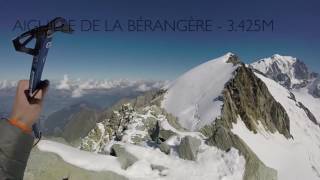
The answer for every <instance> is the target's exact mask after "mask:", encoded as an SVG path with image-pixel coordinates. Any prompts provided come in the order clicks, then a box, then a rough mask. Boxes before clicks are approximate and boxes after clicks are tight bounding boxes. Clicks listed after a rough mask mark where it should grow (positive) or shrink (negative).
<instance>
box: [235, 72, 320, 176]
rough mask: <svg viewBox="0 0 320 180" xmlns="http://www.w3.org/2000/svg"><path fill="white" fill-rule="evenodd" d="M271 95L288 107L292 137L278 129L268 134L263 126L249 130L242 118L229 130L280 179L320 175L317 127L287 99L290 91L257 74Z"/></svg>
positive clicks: (318, 130)
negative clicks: (288, 137) (287, 136)
mask: <svg viewBox="0 0 320 180" xmlns="http://www.w3.org/2000/svg"><path fill="white" fill-rule="evenodd" d="M256 76H257V77H259V78H260V79H261V80H262V81H263V82H264V83H265V84H266V85H267V87H268V90H269V91H270V93H271V94H272V95H273V97H274V98H275V99H276V101H278V102H279V103H280V104H281V105H282V106H283V107H284V108H285V110H286V111H287V114H288V116H289V118H290V132H291V135H292V136H293V139H286V138H285V137H284V136H283V135H281V134H279V133H275V134H271V133H269V132H266V131H265V130H264V129H263V128H262V127H261V128H260V131H259V133H257V134H253V133H252V132H250V131H249V130H248V129H247V128H246V126H245V125H244V124H243V123H242V121H241V120H238V122H237V124H235V125H234V128H233V129H232V131H233V132H234V133H235V134H237V135H238V136H239V137H241V138H242V139H243V140H244V141H245V142H246V143H247V144H248V145H249V147H250V148H251V149H252V150H253V151H254V152H255V153H256V154H257V156H258V157H259V158H260V159H261V160H262V161H263V162H264V163H265V164H266V165H267V166H269V167H272V168H274V169H276V170H277V171H278V178H279V179H280V180H301V179H308V180H316V179H318V180H319V179H320V128H319V127H318V126H316V125H315V124H314V123H313V122H311V120H309V118H308V117H307V115H306V114H305V112H304V110H303V109H301V108H299V107H298V106H297V105H296V102H295V101H294V100H292V99H290V98H289V97H290V92H289V91H288V90H287V89H285V88H284V87H283V86H281V85H279V84H278V83H276V82H275V81H273V80H271V79H269V78H266V77H264V76H262V75H259V74H256Z"/></svg>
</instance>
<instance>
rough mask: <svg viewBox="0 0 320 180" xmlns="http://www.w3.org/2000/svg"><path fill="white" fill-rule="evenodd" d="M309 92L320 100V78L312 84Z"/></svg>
mask: <svg viewBox="0 0 320 180" xmlns="http://www.w3.org/2000/svg"><path fill="white" fill-rule="evenodd" d="M308 91H309V93H310V94H311V95H312V96H313V97H315V98H320V77H319V78H317V79H315V80H314V81H313V82H312V83H311V84H310V86H309V88H308Z"/></svg>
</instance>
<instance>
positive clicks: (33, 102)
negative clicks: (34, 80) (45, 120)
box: [10, 80, 49, 129]
mask: <svg viewBox="0 0 320 180" xmlns="http://www.w3.org/2000/svg"><path fill="white" fill-rule="evenodd" d="M28 87H29V81H28V80H21V81H19V83H18V86H17V91H16V97H15V100H14V104H13V109H12V113H11V117H10V119H15V120H18V121H20V122H22V123H24V124H25V125H26V126H27V127H28V128H30V129H31V128H32V125H33V124H34V123H36V122H37V120H38V119H39V117H40V113H41V110H42V106H43V100H44V97H45V95H46V93H47V91H48V87H49V81H48V80H45V81H42V82H41V86H40V88H39V91H37V92H35V94H34V96H33V97H29V98H28V96H27V95H26V94H27V93H26V92H27V90H28Z"/></svg>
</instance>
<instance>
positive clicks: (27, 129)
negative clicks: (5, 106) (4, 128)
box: [9, 119, 32, 134]
mask: <svg viewBox="0 0 320 180" xmlns="http://www.w3.org/2000/svg"><path fill="white" fill-rule="evenodd" d="M9 123H10V124H11V125H12V126H15V127H17V128H19V129H21V130H22V132H24V133H27V134H30V133H31V132H32V129H31V128H30V127H28V126H27V125H26V124H25V123H24V122H22V121H19V120H18V119H10V120H9Z"/></svg>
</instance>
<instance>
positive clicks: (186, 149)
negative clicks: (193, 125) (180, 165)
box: [178, 136, 201, 161]
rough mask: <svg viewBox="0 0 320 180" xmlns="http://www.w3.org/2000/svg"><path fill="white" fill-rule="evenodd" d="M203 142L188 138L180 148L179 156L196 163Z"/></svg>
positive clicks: (185, 138)
mask: <svg viewBox="0 0 320 180" xmlns="http://www.w3.org/2000/svg"><path fill="white" fill-rule="evenodd" d="M200 144H201V141H200V140H199V139H197V138H195V137H191V136H186V137H184V138H183V139H182V140H181V143H180V145H179V146H178V155H179V157H180V158H182V159H187V160H192V161H195V160H196V159H197V154H198V150H199V146H200Z"/></svg>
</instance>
